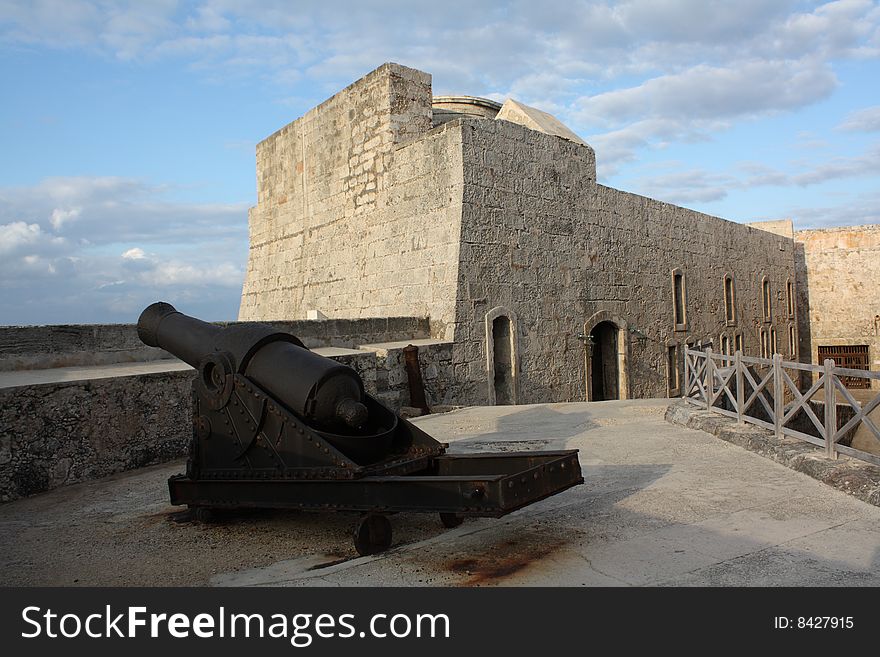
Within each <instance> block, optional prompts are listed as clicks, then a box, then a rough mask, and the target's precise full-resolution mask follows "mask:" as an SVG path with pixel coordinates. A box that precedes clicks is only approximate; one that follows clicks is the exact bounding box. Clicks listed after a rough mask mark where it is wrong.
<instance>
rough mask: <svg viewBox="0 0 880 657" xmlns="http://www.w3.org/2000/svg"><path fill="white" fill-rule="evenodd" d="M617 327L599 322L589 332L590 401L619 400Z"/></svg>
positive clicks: (606, 322)
mask: <svg viewBox="0 0 880 657" xmlns="http://www.w3.org/2000/svg"><path fill="white" fill-rule="evenodd" d="M618 333H619V330H618V328H617V326H615V325H614V324H612V323H611V322H608V321H605V322H599V323H598V324H596V326H594V327H593V330H592V331H591V332H590V342H589V348H590V383H591V384H592V385H591V392H592V394H591V395H590V401H605V400H609V399H620V369H619V354H620V347H619V345H618Z"/></svg>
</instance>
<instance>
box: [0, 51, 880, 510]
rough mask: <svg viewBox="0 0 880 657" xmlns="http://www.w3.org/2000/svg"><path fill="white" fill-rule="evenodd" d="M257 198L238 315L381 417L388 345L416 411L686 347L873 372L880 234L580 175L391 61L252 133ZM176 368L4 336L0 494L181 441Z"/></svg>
mask: <svg viewBox="0 0 880 657" xmlns="http://www.w3.org/2000/svg"><path fill="white" fill-rule="evenodd" d="M600 156H601V153H600ZM257 190H258V195H257V205H256V206H255V207H254V208H252V210H251V211H250V216H249V225H250V256H249V262H248V269H247V275H246V280H245V283H244V288H243V292H242V302H241V310H240V316H239V321H252V320H259V321H272V322H274V323H277V325H278V326H279V328H282V329H283V330H288V331H290V332H292V333H294V334H295V335H297V336H299V337H300V338H301V339H302V340H303V341H304V342H305V344H306V345H307V346H309V347H310V348H314V349H316V350H317V351H318V352H319V353H321V354H323V355H326V356H328V357H331V358H334V359H337V360H340V361H341V362H344V363H346V364H349V365H351V366H352V367H354V368H355V369H356V370H357V371H358V372H359V373H360V375H361V376H362V378H363V380H364V383H365V386H366V388H367V390H368V391H370V392H371V393H372V394H374V395H376V396H377V397H379V399H381V400H382V401H383V402H384V403H386V404H387V405H389V406H391V407H393V408H400V407H402V406H407V405H409V404H410V390H409V387H408V383H407V379H408V377H407V372H406V370H405V366H404V356H403V349H404V347H406V346H407V345H408V344H414V345H416V346H418V347H419V361H420V367H421V373H422V377H423V380H424V386H425V392H426V396H427V400H428V403H429V405H431V406H433V407H436V406H438V405H473V404H528V403H534V402H565V401H580V400H603V399H616V398H634V397H666V396H677V395H679V394H681V385H682V378H683V371H682V370H683V356H682V351H683V347H684V346H685V345H692V346H699V347H708V346H711V347H712V349H714V350H716V351H725V352H728V353H732V352H733V351H735V350H737V349H742V350H743V351H744V353H746V354H748V355H753V356H761V355H769V354H771V353H774V352H776V353H781V354H782V355H783V357H784V358H786V359H791V360H802V361H810V360H812V361H813V362H817V361H819V360H820V358H821V357H825V356H827V354H828V353H847V354H848V355H849V356H848V357H851V358H853V359H856V360H858V363H862V366H864V367H867V368H870V369H874V370H877V369H880V286H878V285H877V280H878V279H880V257H878V256H880V226H860V227H847V228H835V229H822V230H807V231H798V232H794V231H793V228H792V224H791V222H790V221H781V222H764V223H760V224H753V225H750V226H747V225H742V224H737V223H733V222H730V221H725V220H723V219H719V218H717V217H712V216H709V215H705V214H702V213H699V212H695V211H692V210H688V209H685V208H680V207H677V206H674V205H671V204H668V203H663V202H661V201H657V200H654V199H650V198H645V197H642V196H638V195H635V194H630V193H627V192H623V191H619V190H616V189H613V188H610V187H607V186H604V185H600V184H598V183H597V182H596V166H595V154H594V152H593V149H592V148H591V147H590V146H589V145H588V144H586V143H584V142H583V140H581V139H580V138H579V137H578V136H577V135H575V134H574V133H573V132H571V130H569V129H568V128H566V127H565V126H564V125H563V124H561V123H560V122H559V121H557V120H556V119H555V118H554V117H552V116H550V115H548V114H546V113H544V112H541V111H539V110H536V109H534V108H530V107H527V106H525V105H522V104H520V103H517V102H515V101H513V100H508V101H506V102H505V103H504V104H499V103H496V102H494V101H490V100H486V99H480V98H473V97H467V96H453V97H451V96H445V97H434V96H433V95H432V89H431V77H430V75H428V74H427V73H423V72H420V71H416V70H413V69H410V68H406V67H403V66H400V65H397V64H385V65H383V66H381V67H379V68H378V69H376V70H375V71H373V72H372V73H369V74H368V75H366V76H365V77H364V78H362V79H361V80H358V81H357V82H355V83H354V84H352V85H350V86H349V87H347V88H346V89H344V90H342V91H340V92H339V93H337V94H336V95H335V96H333V97H332V98H330V99H329V100H327V101H325V102H324V103H322V104H321V105H319V106H318V107H316V108H314V109H313V110H311V111H310V112H308V113H307V114H305V115H304V116H303V117H301V118H299V119H297V120H296V121H294V122H293V123H291V124H289V125H287V126H285V127H284V128H282V129H281V130H279V131H278V132H276V133H274V134H273V135H271V136H270V137H268V138H267V139H265V140H264V141H262V142H261V143H260V144H258V146H257ZM180 310H181V311H183V312H187V309H186V308H185V307H184V306H182V305H181V307H180ZM135 319H136V318H135V317H133V318H132V321H134V320H135ZM858 363H849V364H848V366H852V365H853V364H856V365H858ZM192 377H193V371H192V370H191V369H190V368H189V367H188V366H186V365H184V364H182V363H180V362H176V361H174V360H170V359H169V355H168V354H166V353H165V352H163V351H161V350H159V349H153V348H150V347H146V346H144V345H143V344H141V343H140V342H139V341H138V340H137V337H136V333H135V329H134V326H132V325H115V326H45V327H0V500H10V499H15V498H17V497H21V496H24V495H29V494H32V493H36V492H39V491H42V490H47V489H49V488H54V487H56V486H59V485H63V484H66V483H72V482H76V481H82V480H86V479H92V478H95V477H100V476H104V475H107V474H110V473H112V472H118V471H121V470H127V469H131V468H136V467H140V466H143V465H147V464H150V463H156V462H160V461H163V460H168V459H170V458H175V457H176V456H178V455H180V454H182V453H184V451H185V449H186V445H187V443H188V440H189V433H190V408H189V405H190V395H189V386H190V381H191V380H192Z"/></svg>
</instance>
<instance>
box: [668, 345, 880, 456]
mask: <svg viewBox="0 0 880 657" xmlns="http://www.w3.org/2000/svg"><path fill="white" fill-rule="evenodd" d="M790 372H791V374H790ZM800 372H810V373H811V374H810V378H812V377H813V375H814V374H818V378H817V379H816V381H815V382H813V383H812V384H811V385H809V387H807V385H804V386H803V387H806V388H807V389H806V391H805V392H801V390H802V389H803V388H800V387H798V385H797V383H796V381H797V380H798V379H800V378H801V377H800V374H799V373H800ZM842 376H844V377H858V378H867V379H873V380H880V372H870V371H866V370H853V369H847V368H844V367H836V366H835V364H834V361H833V360H826V361H825V363H824V365H811V364H805V363H795V362H789V361H784V360H782V356H781V355H779V354H775V355H774V356H773V358H772V359H770V358H752V357H750V356H743V354H742V352H740V351H737V352H736V354H735V355H733V356H729V355H725V354H717V353H713V352H712V350H711V349H706V350H705V351H700V350H697V349H691V348H689V347H686V348H685V351H684V381H685V386H684V388H683V392H682V396H683V397H684V398H685V399H686V400H687V401H688V402H690V403H692V404H695V405H697V406H700V407H703V408H705V409H706V410H710V411H713V412H715V413H721V414H722V415H727V416H728V417H733V418H736V419H737V421H739V422H748V423H750V424H755V425H758V426H761V427H764V428H766V429H770V430H771V431H773V432H774V433H775V434H776V435H777V436H792V437H794V438H799V439H800V440H805V441H807V442H810V443H813V444H814V445H818V446H820V447H823V448H824V449H825V452H826V454H827V456H829V457H830V458H837V454H838V453H840V454H846V455H848V456H853V457H855V458H858V459H862V460H864V461H869V462H871V463H874V464H876V465H880V456H877V454H873V453H870V452H866V451H863V450H859V449H854V448H853V447H850V446H848V445H843V444H841V443H840V441H841V439H843V438H844V437H846V436H847V435H849V434H850V433H851V432H853V431H855V430H856V428H857V427H858V425H860V424H861V425H863V426H865V427H867V428H868V430H869V431H870V433H871V434H873V436H872V437H873V438H874V440H876V441H877V444H878V446H880V427H878V424H880V423H878V422H876V421H874V420H872V419H871V418H870V417H869V416H868V415H869V414H870V413H871V412H872V411H873V410H874V409H875V408H878V407H880V392H876V391H875V393H876V394H875V395H874V396H873V397H872V398H869V400H868V401H865V402H863V403H861V404H860V403H859V402H858V401H857V400H856V399H855V398H854V397H853V395H852V393H851V392H850V391H849V390H847V388H846V386H845V385H843V383H842V381H841V379H840V377H842ZM819 391H822V394H823V395H824V404H823V406H824V410H823V411H820V412H821V413H822V414H823V417H822V418H820V417H819V416H818V415H817V414H816V410H815V409H814V407H813V406H811V404H810V402H811V401H812V400H813V397H814V396H816V395H817V393H819ZM843 402H846V404H848V405H849V407H851V408H852V410H853V411H854V415H853V417H852V418H850V419H849V420H847V421H846V422H843V423H839V422H838V418H837V415H838V413H837V411H838V407H837V404H838V403H843ZM801 412H802V413H803V414H802V415H799V413H801ZM795 419H797V420H798V422H800V425H799V428H795V427H794V426H789V425H790V424H791V423H792V420H795ZM807 420H809V422H807ZM838 424H840V426H838ZM878 452H880V450H878Z"/></svg>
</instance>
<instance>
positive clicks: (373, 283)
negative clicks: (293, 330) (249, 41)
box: [240, 64, 795, 403]
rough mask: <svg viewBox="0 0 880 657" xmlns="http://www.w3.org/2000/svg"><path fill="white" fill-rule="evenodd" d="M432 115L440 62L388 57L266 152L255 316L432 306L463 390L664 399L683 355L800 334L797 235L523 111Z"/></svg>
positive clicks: (257, 223)
mask: <svg viewBox="0 0 880 657" xmlns="http://www.w3.org/2000/svg"><path fill="white" fill-rule="evenodd" d="M431 111H432V110H431V87H430V76H428V75H427V74H425V73H421V72H419V71H413V70H412V69H407V68H405V67H402V66H399V65H395V64H386V65H384V66H382V67H380V68H379V69H377V70H376V71H374V72H373V73H370V74H369V75H367V76H366V77H365V78H363V79H362V80H360V81H358V82H356V83H355V84H353V85H351V86H350V87H348V88H347V89H345V90H343V91H342V92H340V93H339V94H337V95H336V96H334V97H333V98H331V99H330V100H328V101H326V102H325V103H323V104H322V105H320V106H318V107H317V108H315V109H314V110H312V111H311V112H309V113H308V114H306V115H305V116H304V117H302V118H301V119H298V120H297V121H294V122H293V123H291V124H290V125H289V126H287V127H285V128H284V129H282V130H281V131H279V132H278V133H276V134H275V135H273V136H272V137H270V138H269V139H268V140H266V141H264V142H262V143H261V144H260V145H259V146H258V149H257V178H258V188H259V196H258V204H257V207H256V208H254V209H253V210H252V211H251V215H250V222H251V235H252V243H251V251H250V259H249V265H248V274H247V280H246V283H245V288H244V291H243V295H242V308H241V314H240V317H241V318H242V319H266V318H281V317H283V318H289V319H293V318H299V317H304V316H305V315H306V313H307V312H308V311H309V310H319V311H321V312H322V313H324V314H325V315H327V316H329V317H368V316H382V315H383V314H392V313H393V314H401V315H415V316H427V317H429V318H430V321H431V327H432V328H431V331H432V334H433V335H435V336H436V337H443V338H445V339H447V340H452V341H453V356H452V360H453V368H454V377H453V378H454V389H451V393H454V401H455V402H456V403H528V402H540V401H570V400H577V399H584V398H591V399H597V398H603V397H612V396H622V397H645V396H664V395H666V394H668V393H669V392H671V391H672V388H673V387H674V382H675V375H674V373H672V372H670V365H669V363H670V362H671V363H676V362H678V363H679V367H680V361H681V358H680V351H678V352H674V351H673V352H670V349H673V350H674V349H676V348H678V349H679V350H680V348H681V347H682V346H683V345H684V344H685V343H690V344H697V343H699V344H701V345H704V346H708V345H710V344H711V345H712V346H713V348H715V349H716V350H718V349H721V348H722V344H724V345H727V346H728V348H729V349H730V350H731V351H732V350H733V348H734V345H735V344H737V343H739V344H741V345H742V347H743V349H744V350H745V351H746V352H747V353H754V354H758V353H759V351H760V344H761V340H762V333H763V334H764V335H765V336H766V337H764V339H765V340H767V341H769V340H770V338H771V336H774V335H775V336H776V344H777V345H781V344H783V342H784V340H783V336H786V335H787V331H788V325H789V324H790V323H792V322H794V321H795V320H794V318H793V317H790V316H789V315H788V313H787V308H786V302H785V299H784V297H783V296H781V295H780V290H783V289H784V286H785V282H786V281H788V280H792V281H793V280H794V244H793V242H792V240H791V239H790V238H785V237H781V236H778V235H773V234H770V233H767V232H764V231H760V230H756V229H753V228H749V227H747V226H743V225H740V224H735V223H732V222H728V221H725V220H723V219H718V218H716V217H711V216H708V215H704V214H701V213H698V212H693V211H691V210H686V209H684V208H679V207H676V206H673V205H670V204H666V203H662V202H660V201H655V200H653V199H648V198H644V197H640V196H636V195H634V194H629V193H626V192H621V191H618V190H615V189H612V188H609V187H605V186H603V185H599V184H597V183H596V181H595V180H596V176H595V156H594V153H593V150H592V149H591V148H590V147H589V146H588V145H586V144H583V143H578V142H575V141H572V140H570V139H565V138H562V137H559V136H556V134H547V133H548V132H550V133H553V132H555V133H557V134H558V133H559V131H558V124H557V125H556V127H552V126H550V124H548V123H547V121H546V119H547V118H548V117H546V115H544V116H543V117H542V116H541V115H540V114H539V113H534V112H533V113H532V114H531V115H529V108H525V107H524V106H519V105H518V106H517V111H516V112H505V111H504V109H502V111H501V114H500V115H502V116H508V117H509V118H511V119H517V117H518V116H526V118H528V121H524V123H528V125H530V126H531V128H527V127H524V126H523V125H518V124H516V123H512V122H511V121H505V120H497V119H489V118H479V117H474V116H469V115H466V114H462V115H461V116H462V118H458V119H452V120H448V121H447V119H449V114H450V111H451V110H450V106H449V105H448V103H446V104H445V105H444V106H443V108H442V113H443V120H444V121H447V122H446V123H443V124H442V125H440V126H439V127H436V128H431V126H432V123H433V121H432V116H431ZM484 113H485V108H484ZM452 114H454V112H452ZM549 118H551V119H552V117H549ZM517 120H518V119H517ZM542 122H543V123H542ZM542 125H548V128H547V130H546V131H543V132H542V131H541V129H542ZM533 128H537V129H533ZM563 128H564V126H563ZM674 272H677V273H678V274H679V276H680V279H679V286H680V289H681V294H682V297H681V305H682V306H683V308H682V309H681V310H680V311H679V312H683V313H685V314H686V317H685V318H684V319H685V321H683V322H680V323H679V326H678V329H679V330H676V325H675V324H676V323H675V318H674V316H673V315H674V310H673V289H674V286H675V278H674ZM725 277H730V278H731V279H732V280H733V285H734V288H735V301H734V303H733V305H734V306H735V312H734V313H733V318H732V319H731V320H730V321H728V319H727V315H726V310H725V306H724V279H725ZM764 281H767V282H768V285H769V290H770V291H771V293H770V295H769V311H770V312H769V315H766V316H765V313H764V309H763V299H762V286H763V283H764ZM579 336H580V337H579ZM737 336H738V337H737ZM590 342H593V343H594V346H590V345H589V343H590ZM507 359H510V360H509V362H508V361H507ZM595 363H601V364H603V365H604V367H599V368H597V366H596V365H595Z"/></svg>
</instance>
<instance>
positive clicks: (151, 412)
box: [0, 370, 194, 502]
mask: <svg viewBox="0 0 880 657" xmlns="http://www.w3.org/2000/svg"><path fill="white" fill-rule="evenodd" d="M193 376H194V371H193V370H183V371H176V372H160V373H156V374H144V375H138V376H125V377H116V378H111V379H92V380H88V381H74V382H66V383H53V384H44V385H34V386H21V387H16V388H3V389H0V501H4V502H6V501H9V500H13V499H16V498H19V497H24V496H27V495H32V494H34V493H39V492H41V491H45V490H49V489H51V488H55V487H57V486H61V485H63V484H69V483H74V482H77V481H85V480H88V479H96V478H98V477H103V476H106V475H109V474H113V473H115V472H121V471H123V470H131V469H134V468H139V467H143V466H145V465H151V464H154V463H161V462H163V461H168V460H170V459H174V458H177V457H179V456H181V455H183V454H184V453H185V452H186V448H187V445H188V441H189V438H190V435H191V431H190V426H191V423H192V421H191V407H192V405H191V401H190V381H191V379H192V377H193Z"/></svg>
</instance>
